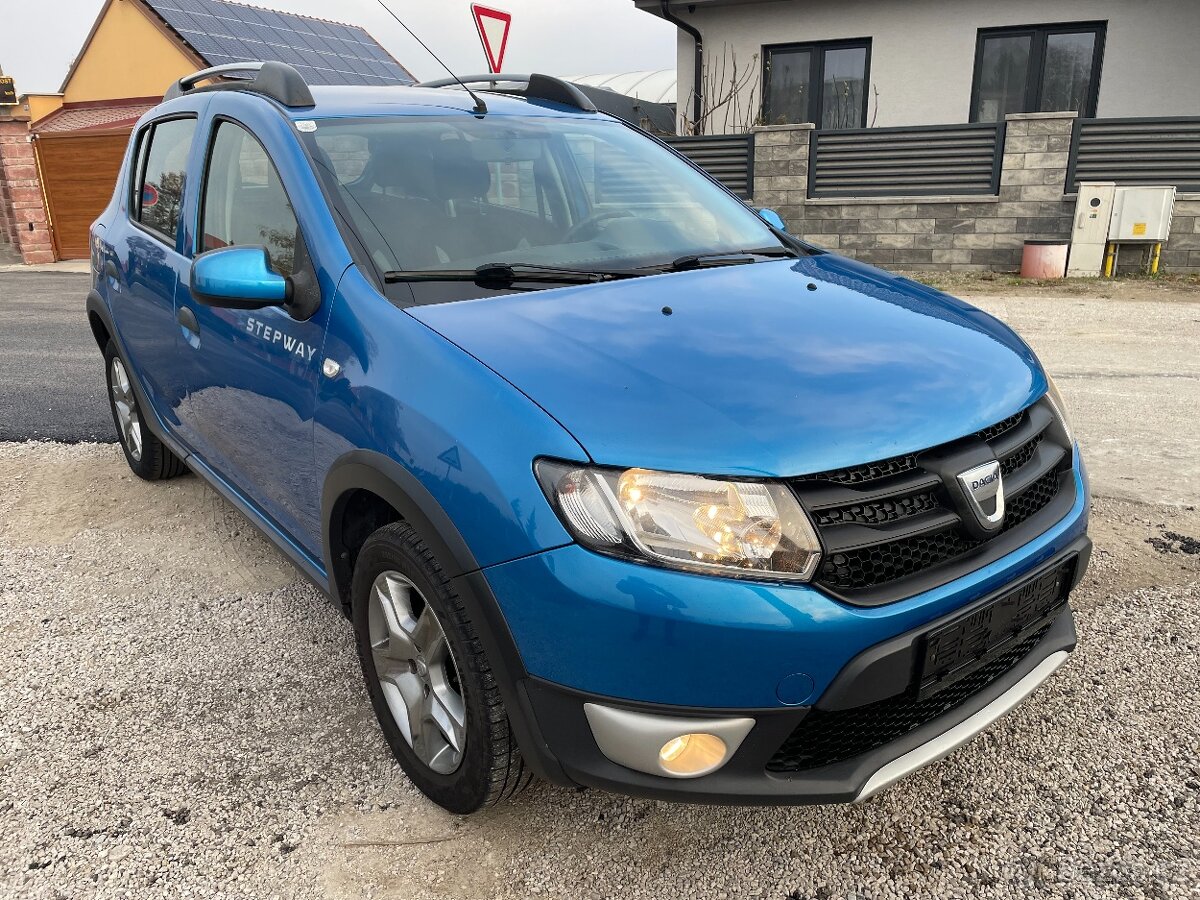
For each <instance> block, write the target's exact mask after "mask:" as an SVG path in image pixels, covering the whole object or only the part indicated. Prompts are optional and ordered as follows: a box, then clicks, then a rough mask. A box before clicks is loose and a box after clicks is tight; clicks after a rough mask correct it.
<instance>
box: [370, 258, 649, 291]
mask: <svg viewBox="0 0 1200 900" xmlns="http://www.w3.org/2000/svg"><path fill="white" fill-rule="evenodd" d="M645 274H647V273H646V272H639V271H628V270H617V269H596V270H592V271H588V270H584V269H565V268H560V267H558V266H539V265H535V264H533V263H485V264H484V265H482V266H476V267H475V268H474V269H415V270H412V271H395V272H385V273H384V274H383V280H384V281H386V282H387V283H388V284H395V283H397V282H408V281H474V282H475V283H476V284H478V285H480V286H483V287H488V286H493V285H495V286H498V287H507V286H509V285H511V284H515V283H517V282H530V283H537V284H594V283H596V282H600V281H614V280H616V279H618V278H636V277H638V276H639V275H645Z"/></svg>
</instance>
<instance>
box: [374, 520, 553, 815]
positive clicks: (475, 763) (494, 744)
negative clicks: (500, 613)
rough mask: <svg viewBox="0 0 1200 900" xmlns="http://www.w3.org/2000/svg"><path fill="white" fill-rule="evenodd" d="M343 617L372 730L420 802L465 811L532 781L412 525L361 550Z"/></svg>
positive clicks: (457, 610)
mask: <svg viewBox="0 0 1200 900" xmlns="http://www.w3.org/2000/svg"><path fill="white" fill-rule="evenodd" d="M351 619H352V621H353V623H354V634H355V641H356V643H357V646H358V657H359V661H360V662H361V664H362V670H363V677H364V679H365V680H366V683H367V691H368V693H369V694H370V697H371V705H372V706H373V707H374V709H375V715H376V717H377V718H378V720H379V726H380V728H381V729H382V730H383V735H384V737H385V738H386V739H387V742H388V745H389V746H390V747H391V750H392V753H393V754H394V755H395V757H396V759H397V760H398V761H399V763H400V766H401V767H402V768H403V769H404V771H405V774H407V775H408V777H409V779H410V780H411V781H412V782H413V784H415V785H416V786H417V787H418V788H419V789H420V790H421V792H422V793H424V794H425V796H427V797H428V798H429V799H430V800H432V801H433V802H434V803H436V804H438V805H439V806H441V807H442V808H444V809H446V810H448V811H449V812H452V813H457V814H466V813H472V812H476V811H477V810H480V809H483V808H485V807H489V806H494V805H496V804H497V803H500V802H501V801H504V800H507V799H508V798H509V797H511V796H512V795H513V794H515V793H517V792H518V791H520V790H522V789H523V788H525V787H526V786H527V785H528V784H529V783H530V781H532V778H533V776H532V773H530V772H529V770H528V769H527V768H526V766H525V764H524V761H523V760H522V758H521V752H520V750H519V749H518V747H517V744H516V740H515V739H514V738H513V734H512V730H511V728H510V726H509V723H508V714H507V713H506V712H505V709H504V703H503V701H502V700H501V699H500V690H499V688H498V687H497V685H496V680H495V676H494V675H493V674H492V669H491V666H490V665H489V664H488V661H487V657H486V656H485V655H484V652H483V647H482V645H481V644H480V642H479V639H478V637H477V636H476V633H475V627H474V625H473V624H472V622H471V620H470V619H469V618H468V616H467V613H466V610H465V609H464V607H463V603H462V601H461V600H460V599H459V597H458V595H457V594H456V593H455V592H454V588H453V587H452V585H451V583H450V581H449V579H447V578H446V577H445V575H444V574H443V573H442V569H441V566H439V565H438V562H437V559H436V558H435V557H434V555H433V553H432V552H431V551H430V550H429V548H428V547H426V546H425V544H424V543H423V542H422V541H421V539H420V537H419V536H418V535H417V533H416V532H415V531H414V530H413V529H412V527H411V526H410V525H408V524H406V523H404V522H396V523H393V524H391V525H385V526H384V527H383V528H380V529H379V530H378V531H376V532H375V533H374V534H372V535H371V536H370V537H369V538H368V539H367V541H366V543H365V544H363V548H362V550H361V551H360V553H359V555H358V559H357V561H356V563H355V566H354V577H353V580H352V583H351ZM414 735H415V737H414ZM456 743H457V745H458V746H457V747H456V746H455V744H456Z"/></svg>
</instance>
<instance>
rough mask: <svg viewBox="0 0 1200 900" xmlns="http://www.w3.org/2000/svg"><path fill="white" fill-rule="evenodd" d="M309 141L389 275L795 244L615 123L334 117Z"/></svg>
mask: <svg viewBox="0 0 1200 900" xmlns="http://www.w3.org/2000/svg"><path fill="white" fill-rule="evenodd" d="M309 137H310V147H312V146H313V143H314V142H315V148H316V149H315V152H314V156H315V158H316V159H317V162H318V167H319V168H323V169H325V178H326V181H327V182H330V183H332V184H336V187H335V188H334V189H335V190H336V191H337V192H338V193H339V194H340V197H341V200H342V205H343V207H344V211H345V214H346V215H347V216H349V218H350V219H351V224H352V225H353V227H354V229H355V231H356V232H357V233H358V235H359V237H360V239H361V240H362V242H363V244H364V245H365V247H366V249H367V251H368V252H369V253H370V255H371V257H372V259H373V261H374V262H375V264H376V265H377V266H378V267H379V269H380V271H381V272H398V271H428V270H469V269H473V268H475V267H478V266H481V265H486V264H493V263H497V264H506V263H507V264H522V265H538V266H554V267H562V268H571V269H579V270H588V271H604V270H611V269H617V268H621V269H629V268H632V267H642V266H653V265H664V264H668V263H670V262H671V261H672V260H675V259H678V258H679V257H682V256H686V255H689V254H712V253H734V252H739V251H743V252H744V251H747V250H752V249H753V250H764V249H766V250H767V251H768V252H769V251H770V249H771V248H774V249H778V248H780V247H781V246H782V245H781V244H780V242H779V240H778V239H777V238H776V237H775V235H774V233H773V232H772V231H771V230H770V229H769V228H768V227H767V226H766V224H765V223H764V222H763V221H762V220H761V219H760V218H759V217H758V216H757V215H756V214H755V213H754V212H753V211H752V210H750V209H749V208H748V207H746V205H745V204H743V203H741V202H739V201H738V200H737V199H736V198H734V197H732V196H731V195H729V194H728V193H726V192H725V191H724V190H722V189H721V188H720V187H718V186H717V185H715V184H713V183H712V182H711V181H710V180H709V179H708V178H707V177H705V176H704V175H703V174H702V173H700V172H697V171H696V170H695V169H693V168H692V167H691V166H690V165H689V164H688V163H686V162H685V161H683V160H682V159H679V158H678V157H676V156H675V155H674V154H673V153H671V152H670V151H668V150H666V149H664V148H663V147H662V146H660V145H659V144H657V143H656V142H655V141H653V140H650V139H649V138H648V137H646V136H645V135H643V134H641V133H640V132H638V131H636V130H635V129H633V128H630V127H628V126H625V125H623V124H621V123H619V122H614V121H612V120H598V119H591V120H589V119H581V118H533V117H530V118H518V117H512V116H486V117H483V118H476V117H474V116H446V117H440V116H412V117H405V118H371V119H352V120H347V119H331V120H324V121H319V122H318V124H317V131H316V133H315V134H313V135H310V136H309Z"/></svg>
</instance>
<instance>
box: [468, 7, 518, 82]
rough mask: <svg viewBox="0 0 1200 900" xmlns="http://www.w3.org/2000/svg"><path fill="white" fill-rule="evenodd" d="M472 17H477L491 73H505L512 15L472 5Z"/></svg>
mask: <svg viewBox="0 0 1200 900" xmlns="http://www.w3.org/2000/svg"><path fill="white" fill-rule="evenodd" d="M471 15H472V16H474V17H475V30H476V31H478V32H479V42H480V43H481V44H483V55H484V56H486V57H487V63H488V71H489V72H502V71H504V70H503V69H502V68H501V66H503V65H504V49H505V48H506V47H507V46H508V29H509V26H511V25H512V13H507V12H504V10H502V9H492V8H491V7H490V6H481V5H480V4H478V3H472V4H471Z"/></svg>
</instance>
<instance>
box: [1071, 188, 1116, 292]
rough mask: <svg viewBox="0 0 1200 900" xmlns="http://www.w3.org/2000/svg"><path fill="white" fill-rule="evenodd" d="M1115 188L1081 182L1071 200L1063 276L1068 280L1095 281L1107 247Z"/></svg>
mask: <svg viewBox="0 0 1200 900" xmlns="http://www.w3.org/2000/svg"><path fill="white" fill-rule="evenodd" d="M1116 192H1117V185H1116V183H1115V182H1112V181H1081V182H1080V183H1079V196H1078V198H1077V199H1076V200H1075V220H1074V222H1073V223H1072V228H1071V255H1070V258H1069V260H1068V261H1067V275H1068V277H1071V278H1095V277H1097V276H1099V274H1100V269H1101V268H1102V267H1103V265H1104V252H1105V248H1106V247H1107V246H1108V228H1109V222H1110V221H1111V220H1112V214H1113V204H1114V202H1115V199H1116Z"/></svg>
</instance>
